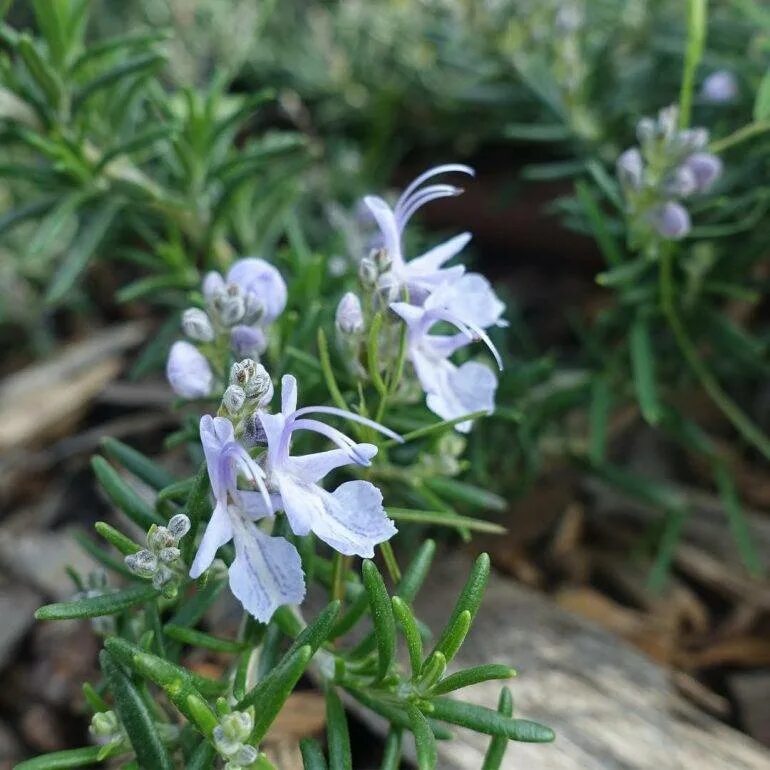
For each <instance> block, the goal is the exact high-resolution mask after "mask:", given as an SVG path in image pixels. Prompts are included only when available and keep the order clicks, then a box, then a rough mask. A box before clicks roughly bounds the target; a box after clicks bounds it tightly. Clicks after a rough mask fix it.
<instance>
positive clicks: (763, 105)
mask: <svg viewBox="0 0 770 770" xmlns="http://www.w3.org/2000/svg"><path fill="white" fill-rule="evenodd" d="M768 119H770V69H769V70H768V71H767V72H765V74H764V75H763V77H762V80H761V81H760V83H759V88H758V89H757V96H756V98H755V99H754V120H755V121H756V122H758V123H759V122H762V121H765V120H768Z"/></svg>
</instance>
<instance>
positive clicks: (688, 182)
mask: <svg viewBox="0 0 770 770" xmlns="http://www.w3.org/2000/svg"><path fill="white" fill-rule="evenodd" d="M662 189H663V192H664V193H665V194H666V195H671V196H672V197H676V198H686V197H688V196H689V195H692V194H693V193H694V192H695V191H696V190H697V189H698V182H697V180H696V178H695V174H694V173H693V172H692V171H691V170H690V168H688V167H687V166H686V165H682V166H679V167H677V168H675V169H674V170H673V172H672V173H671V174H669V176H668V177H666V179H665V180H664V181H663V187H662Z"/></svg>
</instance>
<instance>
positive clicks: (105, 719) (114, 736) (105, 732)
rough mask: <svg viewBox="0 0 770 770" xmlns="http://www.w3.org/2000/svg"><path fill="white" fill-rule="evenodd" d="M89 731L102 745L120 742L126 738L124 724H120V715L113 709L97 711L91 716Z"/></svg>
mask: <svg viewBox="0 0 770 770" xmlns="http://www.w3.org/2000/svg"><path fill="white" fill-rule="evenodd" d="M88 732H89V733H91V735H92V736H93V738H94V740H95V741H96V742H97V743H98V744H99V745H101V746H107V745H109V744H111V743H118V742H120V741H122V740H123V738H124V733H123V726H122V725H121V724H120V720H119V719H118V715H117V714H116V713H115V712H114V711H112V710H110V711H97V712H96V714H94V715H93V716H92V717H91V724H90V725H89V727H88Z"/></svg>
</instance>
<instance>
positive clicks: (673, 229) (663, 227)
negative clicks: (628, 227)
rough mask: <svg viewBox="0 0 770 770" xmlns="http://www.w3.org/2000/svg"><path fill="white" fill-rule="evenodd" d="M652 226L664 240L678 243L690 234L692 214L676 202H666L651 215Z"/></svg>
mask: <svg viewBox="0 0 770 770" xmlns="http://www.w3.org/2000/svg"><path fill="white" fill-rule="evenodd" d="M650 221H651V222H652V226H653V227H654V228H655V230H657V232H658V234H659V235H661V236H662V237H663V238H668V239H670V240H674V241H678V240H680V239H681V238H684V237H685V236H686V235H687V234H688V233H689V232H690V214H689V213H688V212H687V209H686V208H685V207H684V206H682V205H681V203H676V202H675V201H666V203H663V204H662V205H660V206H658V207H657V208H655V209H653V211H652V212H651V213H650Z"/></svg>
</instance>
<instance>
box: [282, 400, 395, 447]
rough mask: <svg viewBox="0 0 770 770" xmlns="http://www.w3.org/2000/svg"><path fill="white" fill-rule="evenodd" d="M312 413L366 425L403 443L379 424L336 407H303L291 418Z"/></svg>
mask: <svg viewBox="0 0 770 770" xmlns="http://www.w3.org/2000/svg"><path fill="white" fill-rule="evenodd" d="M313 413H315V414H332V415H334V416H335V417H342V418H343V419H345V420H350V421H351V422H357V423H359V424H360V425H366V426H367V427H368V428H373V429H374V430H376V431H378V432H379V433H382V434H383V435H385V436H387V437H388V438H392V439H393V440H394V441H398V442H399V443H403V441H404V439H403V438H401V436H399V435H398V433H395V432H394V431H392V430H391V429H390V428H386V427H385V426H384V425H382V424H381V423H379V422H375V421H374V420H370V419H368V418H367V417H361V415H359V414H356V413H355V412H348V411H347V410H345V409H338V408H337V407H336V406H303V407H302V408H301V409H297V411H296V412H294V414H293V415H292V417H301V416H302V415H305V414H313Z"/></svg>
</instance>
